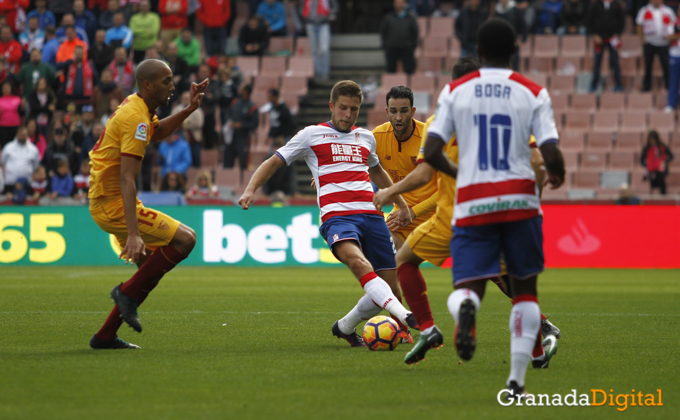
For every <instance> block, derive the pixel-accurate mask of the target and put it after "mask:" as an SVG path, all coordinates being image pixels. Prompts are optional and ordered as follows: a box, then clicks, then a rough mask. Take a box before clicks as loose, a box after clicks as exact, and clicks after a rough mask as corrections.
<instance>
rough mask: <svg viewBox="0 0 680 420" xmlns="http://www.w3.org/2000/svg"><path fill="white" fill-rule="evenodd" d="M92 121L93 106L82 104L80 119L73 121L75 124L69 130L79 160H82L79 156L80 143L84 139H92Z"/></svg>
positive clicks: (93, 120) (93, 117) (90, 140)
mask: <svg viewBox="0 0 680 420" xmlns="http://www.w3.org/2000/svg"><path fill="white" fill-rule="evenodd" d="M94 123H95V116H94V108H93V107H92V105H89V104H88V105H83V109H82V110H81V114H80V120H79V121H76V122H75V125H74V126H73V128H72V130H71V139H73V143H74V144H75V146H76V152H77V153H78V155H79V158H78V161H79V162H80V161H82V159H81V158H80V156H81V155H82V153H81V152H82V145H83V144H84V143H85V141H86V140H87V141H88V142H92V141H93V139H92V136H93V131H94Z"/></svg>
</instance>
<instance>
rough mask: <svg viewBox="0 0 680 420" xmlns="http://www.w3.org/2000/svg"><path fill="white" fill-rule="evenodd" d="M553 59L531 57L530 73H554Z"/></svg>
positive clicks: (528, 68)
mask: <svg viewBox="0 0 680 420" xmlns="http://www.w3.org/2000/svg"><path fill="white" fill-rule="evenodd" d="M553 61H554V60H553V58H552V57H529V60H528V64H527V72H528V73H546V74H550V73H553V71H554V68H553Z"/></svg>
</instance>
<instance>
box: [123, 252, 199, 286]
mask: <svg viewBox="0 0 680 420" xmlns="http://www.w3.org/2000/svg"><path fill="white" fill-rule="evenodd" d="M184 258H186V256H185V255H182V254H180V252H179V251H178V250H177V249H176V248H175V247H174V246H171V245H168V246H164V247H161V248H158V249H156V250H155V251H154V252H153V253H152V254H151V256H150V257H149V259H148V260H146V262H145V263H144V264H142V266H141V267H139V270H137V272H136V273H135V274H134V275H133V276H132V278H130V280H128V281H126V282H125V283H123V285H122V286H120V291H121V292H123V293H125V294H126V295H128V296H131V297H133V298H136V299H139V297H140V295H141V292H142V289H148V287H145V286H147V284H146V283H148V282H150V281H152V280H155V279H159V278H160V277H162V276H163V274H165V273H167V272H168V271H170V270H172V269H173V268H175V266H176V265H177V264H179V263H180V261H182V260H183V259H184ZM154 287H155V286H154ZM152 289H153V287H152Z"/></svg>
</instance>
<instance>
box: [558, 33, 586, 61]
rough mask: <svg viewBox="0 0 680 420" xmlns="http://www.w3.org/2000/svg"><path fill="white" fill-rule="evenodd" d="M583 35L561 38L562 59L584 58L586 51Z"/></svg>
mask: <svg viewBox="0 0 680 420" xmlns="http://www.w3.org/2000/svg"><path fill="white" fill-rule="evenodd" d="M586 47H587V45H586V37H585V35H569V36H563V37H562V49H561V50H560V55H561V56H562V57H579V58H580V57H584V56H585V55H586V50H587V48H586Z"/></svg>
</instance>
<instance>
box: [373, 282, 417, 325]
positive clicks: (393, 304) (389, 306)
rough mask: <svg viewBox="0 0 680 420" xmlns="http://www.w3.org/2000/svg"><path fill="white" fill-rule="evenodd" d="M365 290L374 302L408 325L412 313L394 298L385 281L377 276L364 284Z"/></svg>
mask: <svg viewBox="0 0 680 420" xmlns="http://www.w3.org/2000/svg"><path fill="white" fill-rule="evenodd" d="M364 290H365V291H366V295H368V296H369V297H370V298H371V300H373V302H375V303H376V304H377V305H378V306H380V307H381V308H382V309H384V310H386V311H387V312H389V313H390V314H392V315H394V316H395V317H397V318H398V319H399V320H400V321H401V322H402V323H404V324H406V315H408V314H410V312H409V311H408V310H407V309H406V308H404V305H402V304H401V302H399V300H398V299H397V297H396V296H394V293H392V289H391V288H390V285H389V284H387V282H386V281H385V280H383V279H381V278H380V277H378V276H377V275H376V276H375V277H374V278H373V279H371V280H369V281H368V282H366V283H364Z"/></svg>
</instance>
